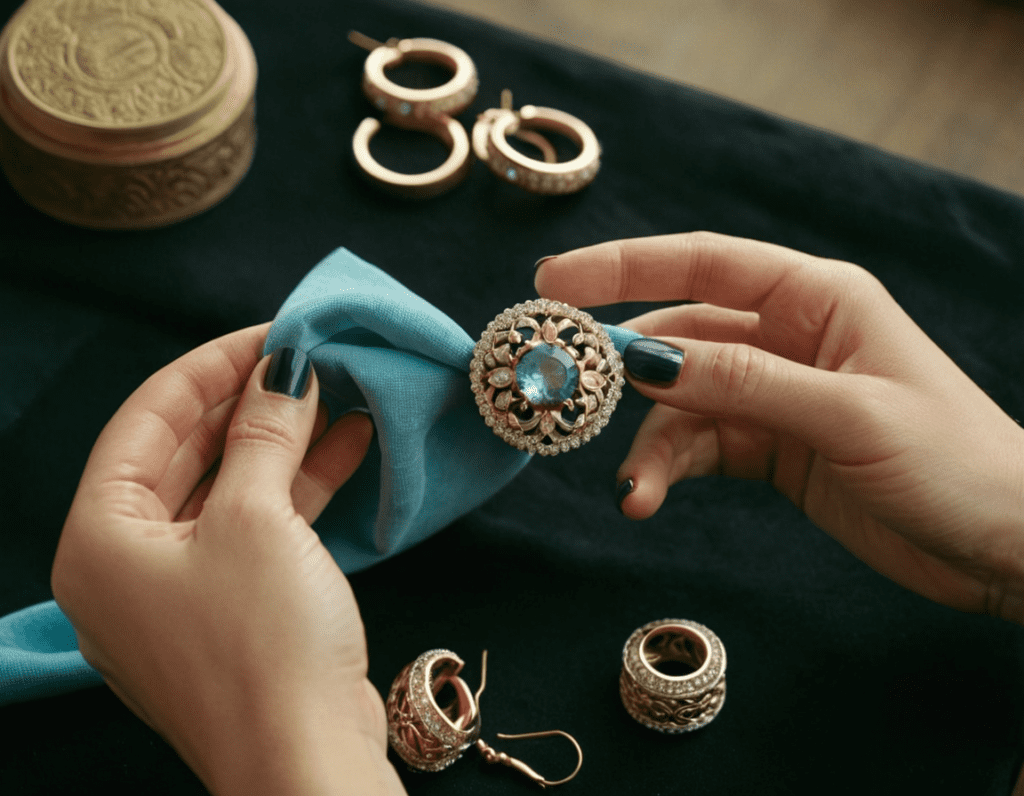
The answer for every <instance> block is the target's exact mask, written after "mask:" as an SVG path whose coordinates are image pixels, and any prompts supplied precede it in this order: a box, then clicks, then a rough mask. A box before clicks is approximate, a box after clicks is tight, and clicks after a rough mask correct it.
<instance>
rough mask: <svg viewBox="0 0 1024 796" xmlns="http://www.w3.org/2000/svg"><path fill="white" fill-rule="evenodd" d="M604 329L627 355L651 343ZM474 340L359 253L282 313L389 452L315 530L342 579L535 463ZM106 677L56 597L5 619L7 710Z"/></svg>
mask: <svg viewBox="0 0 1024 796" xmlns="http://www.w3.org/2000/svg"><path fill="white" fill-rule="evenodd" d="M518 300H520V299H516V301H518ZM516 301H510V302H509V304H510V305H511V304H515V303H516ZM503 309H504V307H495V308H494V314H495V315H497V314H498V313H500V312H501V311H502V310H503ZM605 328H606V329H607V331H608V333H609V334H610V335H611V338H612V342H613V343H614V344H615V346H616V348H618V349H619V350H620V351H621V350H622V348H624V347H625V345H626V344H627V343H628V342H629V341H630V340H632V339H634V338H636V337H638V335H637V334H635V333H634V332H630V331H627V330H625V329H620V328H619V327H616V326H606V327H605ZM481 331H482V330H481ZM474 344H475V340H474V338H471V337H470V336H469V335H468V334H467V333H466V332H465V331H464V330H463V329H462V328H461V327H460V326H459V325H458V324H457V323H455V321H453V320H452V319H451V318H449V317H448V316H447V315H445V314H444V313H443V312H441V311H440V310H439V309H437V308H436V307H434V306H432V305H431V304H429V303H428V302H426V301H424V300H423V299H422V298H420V297H419V296H417V295H415V294H414V293H412V292H411V291H409V290H408V289H407V288H405V287H404V286H402V285H401V284H400V283H398V282H396V281H395V280H394V279H392V278H391V277H390V276H388V275H387V274H385V273H384V272H383V271H381V270H380V269H378V268H375V267H374V266H372V265H370V264H369V263H367V262H365V261H363V260H361V259H360V258H358V257H356V256H355V255H354V254H352V253H351V252H349V251H347V250H346V249H338V250H337V251H335V252H334V253H333V254H331V255H330V256H328V257H327V258H326V259H325V260H324V261H323V262H321V263H320V264H319V265H317V266H316V267H315V268H314V269H313V270H312V271H310V272H309V274H307V275H306V278H305V279H303V280H302V282H301V283H299V285H298V287H296V288H295V290H294V291H293V292H292V294H291V295H290V296H289V297H288V299H287V300H286V301H285V303H284V305H283V306H282V307H281V309H280V311H279V312H278V314H277V318H276V319H275V320H274V323H273V325H272V326H271V328H270V333H269V335H268V336H267V343H266V349H265V352H266V353H270V352H272V351H275V350H276V349H278V348H280V347H281V346H291V347H293V348H298V349H301V350H303V351H305V352H307V354H308V355H309V357H310V359H311V360H312V362H313V367H314V368H315V369H316V373H317V377H318V379H319V380H320V396H321V398H322V399H323V400H324V401H325V403H326V404H327V406H328V408H329V410H330V413H331V417H332V419H333V418H334V417H337V416H338V415H339V414H342V413H344V412H346V411H349V410H352V409H361V410H363V411H368V412H369V413H370V414H371V415H372V416H373V422H374V426H375V428H376V441H377V445H375V446H373V445H371V450H370V453H369V454H368V455H367V459H366V461H364V462H363V464H362V466H361V467H360V468H359V470H358V471H357V472H356V474H355V475H354V476H353V477H352V478H351V479H349V481H348V483H346V484H345V486H344V487H342V489H341V490H340V491H339V492H338V494H337V495H336V496H335V498H334V500H332V501H331V504H330V505H329V506H328V507H327V510H326V511H325V512H324V513H323V514H322V515H321V516H320V518H319V519H318V520H317V522H316V524H315V526H314V527H315V528H316V530H317V532H318V533H319V534H320V537H321V539H322V540H323V542H324V544H325V545H326V547H327V549H328V550H330V552H331V554H332V555H333V556H334V558H335V559H336V560H337V562H338V564H339V565H340V566H341V568H342V570H343V571H345V572H348V573H352V572H357V571H358V570H360V569H365V568H366V567H368V566H370V565H371V564H375V563H377V562H378V561H382V560H383V559H385V558H387V557H389V556H391V555H394V554H395V553H398V552H400V551H402V550H405V549H406V548H408V547H411V546H412V545H415V544H416V543H417V542H421V541H422V540H424V539H426V538H427V537H428V536H430V535H432V534H434V533H436V532H437V531H439V530H440V529H442V528H444V527H445V526H446V525H448V524H450V523H451V522H453V521H454V520H455V519H456V518H458V517H460V516H461V515H463V514H465V513H467V512H469V511H471V510H472V509H474V508H475V507H477V506H479V505H480V504H481V503H483V502H484V501H485V500H487V499H488V498H489V497H491V496H492V495H493V494H494V493H496V492H497V491H498V490H499V489H501V488H502V487H503V486H505V484H507V483H508V482H509V481H511V480H512V478H513V477H514V476H515V475H516V474H517V473H518V472H519V471H520V470H522V469H523V467H525V466H526V464H527V463H528V462H529V460H530V456H529V454H526V453H524V452H522V451H519V450H516V449H515V448H513V447H511V446H509V445H507V444H506V443H504V442H503V441H502V440H501V439H499V438H498V437H497V436H495V435H494V433H493V432H492V431H491V429H490V428H488V427H487V425H486V424H485V423H484V421H483V418H482V417H480V413H479V410H478V409H477V406H476V402H475V400H474V397H473V393H472V392H471V390H470V388H469V362H470V359H471V358H472V355H473V346H474ZM570 455H572V454H570ZM100 682H102V680H101V678H100V676H99V674H98V673H97V672H96V671H94V670H93V669H92V668H91V667H90V666H89V665H88V664H87V663H86V662H85V660H84V659H83V658H82V656H81V654H79V652H78V650H77V646H76V642H75V634H74V630H73V629H72V627H71V624H70V622H68V620H67V619H66V618H65V616H64V614H62V613H61V611H60V609H59V608H57V605H56V603H54V602H52V601H50V602H47V603H40V604H39V605H35V606H32V607H30V608H26V609H24V610H22V611H19V612H17V613H14V614H10V615H8V616H6V617H2V618H0V704H4V703H7V702H14V701H20V700H24V699H33V698H36V697H42V696H48V695H52V694H57V693H61V692H64V691H69V690H72V689H75V688H81V687H84V686H87V685H92V684H96V683H100Z"/></svg>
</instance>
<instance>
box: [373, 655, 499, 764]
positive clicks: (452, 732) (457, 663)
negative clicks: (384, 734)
mask: <svg viewBox="0 0 1024 796" xmlns="http://www.w3.org/2000/svg"><path fill="white" fill-rule="evenodd" d="M439 668H444V669H445V673H444V675H443V676H442V677H441V678H440V679H438V680H437V681H435V672H436V671H437V670H438V669H439ZM461 668H462V660H461V659H460V658H459V657H458V656H457V655H455V653H453V652H451V651H450V650H440V649H438V650H430V651H429V652H425V653H423V654H422V655H420V656H419V657H418V658H417V659H416V660H415V661H413V662H412V663H410V664H409V665H408V666H406V667H405V668H404V669H402V671H401V672H399V673H398V676H397V677H396V678H395V680H394V682H393V683H392V685H391V690H390V692H389V693H388V698H387V702H386V703H385V712H386V714H387V717H388V741H389V743H390V744H391V748H392V749H394V750H395V752H396V753H397V754H398V756H399V757H401V758H402V759H403V760H404V761H405V762H406V763H407V764H408V765H409V766H410V767H411V768H414V769H416V770H418V771H441V770H442V769H445V768H447V767H448V766H450V765H451V764H452V763H454V762H455V761H456V760H458V759H459V758H460V757H461V756H462V753H463V752H464V751H465V750H466V749H468V748H469V747H470V746H471V745H472V744H473V743H474V742H475V741H476V740H477V738H478V737H479V736H480V716H479V713H478V712H477V710H476V708H475V702H474V703H473V705H474V707H473V708H472V709H471V710H470V711H469V712H468V713H466V714H463V715H456V714H455V711H456V706H455V705H454V704H453V705H450V706H449V707H448V708H446V709H443V708H441V707H440V706H439V705H438V704H437V701H436V699H435V697H434V694H435V693H436V691H438V690H440V688H441V687H443V685H444V684H445V683H446V682H451V683H452V684H453V685H456V684H457V685H459V686H461V687H462V688H463V689H464V690H465V691H466V692H467V693H468V687H466V686H465V684H464V683H462V682H461V680H458V678H457V677H456V676H455V675H456V674H457V673H458V671H459V670H460V669H461Z"/></svg>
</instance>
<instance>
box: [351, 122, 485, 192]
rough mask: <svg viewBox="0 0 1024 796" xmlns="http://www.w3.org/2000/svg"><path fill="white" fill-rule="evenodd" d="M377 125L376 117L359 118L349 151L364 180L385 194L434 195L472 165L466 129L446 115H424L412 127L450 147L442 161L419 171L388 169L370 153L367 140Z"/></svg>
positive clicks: (370, 137)
mask: <svg viewBox="0 0 1024 796" xmlns="http://www.w3.org/2000/svg"><path fill="white" fill-rule="evenodd" d="M407 126H410V127H411V126H412V125H407ZM380 128H381V123H380V121H379V120H377V119H374V118H373V117H371V116H368V117H366V118H365V119H363V121H362V122H360V124H359V127H357V128H356V132H355V135H353V136H352V154H353V155H355V159H356V164H357V165H358V166H359V168H360V169H361V170H362V172H363V174H365V175H366V177H367V179H369V180H370V181H371V182H372V183H373V184H375V185H376V186H378V187H379V188H381V189H382V190H384V191H386V192H388V193H391V194H394V195H396V196H402V197H406V198H416V199H427V198H430V197H432V196H437V195H438V194H441V193H444V192H445V191H447V190H449V189H450V188H454V187H455V186H456V185H458V184H459V183H460V182H461V181H462V180H463V178H464V177H465V176H466V174H467V173H468V171H469V168H470V166H472V165H473V164H472V161H471V160H470V157H469V136H468V135H467V134H466V128H464V127H463V126H462V125H461V124H460V123H459V122H458V121H456V120H455V119H453V118H451V117H450V116H439V117H431V118H425V119H422V120H420V121H419V124H417V125H416V129H418V130H421V131H423V132H426V133H430V134H431V135H433V136H435V137H437V138H440V139H441V141H442V142H444V144H445V146H447V147H448V148H449V150H450V151H449V153H448V157H447V158H446V159H445V161H444V163H442V164H441V165H440V166H438V167H437V168H435V169H431V170H430V171H424V172H421V173H419V174H405V173H403V172H399V171H392V170H391V169H389V168H387V167H386V166H382V165H381V164H380V163H378V162H377V161H376V160H375V159H374V157H373V155H372V154H370V139H372V138H373V136H374V135H376V134H377V132H378V131H379V130H380Z"/></svg>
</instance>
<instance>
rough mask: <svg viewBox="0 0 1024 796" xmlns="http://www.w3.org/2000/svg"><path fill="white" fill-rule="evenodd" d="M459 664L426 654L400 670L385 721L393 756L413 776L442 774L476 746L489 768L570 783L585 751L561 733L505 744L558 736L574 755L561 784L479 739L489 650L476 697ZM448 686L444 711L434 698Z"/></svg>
mask: <svg viewBox="0 0 1024 796" xmlns="http://www.w3.org/2000/svg"><path fill="white" fill-rule="evenodd" d="M462 667H463V661H462V659H461V658H460V657H459V656H458V655H456V654H455V653H454V652H452V651H451V650H444V649H436V650H430V651H429V652H424V653H423V654H422V655H420V656H419V657H418V658H417V659H416V660H415V661H413V662H412V663H410V664H409V665H408V666H406V667H405V668H403V669H402V671H401V672H399V673H398V676H397V677H396V678H395V681H394V682H393V683H392V684H391V690H390V692H389V693H388V698H387V702H386V705H385V710H386V712H387V718H388V742H389V743H390V745H391V748H392V749H393V750H394V751H395V753H396V754H397V755H398V756H399V757H400V758H402V760H404V761H405V762H406V764H407V765H408V766H409V767H410V768H412V769H414V770H416V771H441V770H443V769H445V768H448V766H450V765H451V764H452V763H454V762H455V761H456V760H458V759H459V758H460V757H461V756H462V753H463V752H464V751H465V750H466V749H468V748H469V747H470V746H473V745H475V746H476V747H477V749H478V750H479V751H480V754H481V756H482V757H483V758H484V760H485V761H486V762H488V763H501V764H502V765H505V766H509V767H510V768H514V769H515V770H516V771H519V772H520V773H521V774H524V775H525V776H527V777H529V778H530V779H532V780H533V781H534V782H536V783H537V784H538V785H540V786H541V787H547V786H552V785H562V784H563V783H566V782H568V781H569V780H571V779H573V777H575V776H576V774H578V773H579V770H580V767H581V766H582V765H583V750H582V749H580V745H579V744H578V743H577V742H576V739H575V738H573V737H572V736H571V735H569V733H567V732H562V730H545V731H544V732H532V733H522V734H519V735H506V734H503V733H498V737H499V738H502V739H507V740H516V739H527V738H547V737H552V736H555V735H560V736H562V737H563V738H566V739H567V740H568V741H569V742H570V743H572V745H573V747H574V748H575V749H576V758H577V763H576V768H575V769H574V770H573V772H572V773H571V774H570V775H569V776H567V777H564V778H563V779H560V780H555V781H551V780H547V779H545V778H544V777H542V776H541V775H540V774H538V773H537V772H536V771H534V770H533V769H532V768H530V766H528V765H527V764H526V763H524V762H523V761H522V760H517V759H516V758H514V757H510V756H509V755H507V754H506V753H504V752H498V751H496V750H495V749H494V748H493V747H491V746H489V745H488V744H487V743H485V742H484V741H483V740H481V739H480V695H481V694H482V693H483V692H484V688H485V687H486V686H487V650H484V653H483V660H482V662H481V665H480V687H479V688H478V689H477V691H476V694H473V692H472V691H470V689H469V686H468V685H466V683H465V681H464V680H463V679H462V678H461V677H459V676H458V674H459V672H460V671H462ZM448 685H450V686H451V687H452V689H453V691H454V694H455V695H454V698H453V700H452V702H451V703H450V704H448V705H447V706H446V707H441V706H440V705H439V704H438V703H437V695H438V694H439V693H440V692H441V690H442V689H443V688H444V687H445V686H448Z"/></svg>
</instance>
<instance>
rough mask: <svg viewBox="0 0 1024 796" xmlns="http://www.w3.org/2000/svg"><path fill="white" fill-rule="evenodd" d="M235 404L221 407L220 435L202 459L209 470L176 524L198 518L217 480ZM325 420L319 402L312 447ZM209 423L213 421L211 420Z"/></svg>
mask: <svg viewBox="0 0 1024 796" xmlns="http://www.w3.org/2000/svg"><path fill="white" fill-rule="evenodd" d="M236 402H237V399H235V400H231V401H226V402H225V403H224V404H223V405H222V406H223V407H225V408H226V409H229V410H230V411H228V412H227V416H226V417H225V419H224V420H223V422H222V423H221V426H220V433H219V434H218V435H217V437H216V438H215V439H213V440H212V441H211V443H210V445H209V447H208V449H207V453H206V456H205V457H204V458H205V459H206V460H208V461H209V469H208V470H207V472H206V474H205V475H204V476H203V479H202V480H201V481H200V482H199V484H198V485H197V486H196V488H195V489H194V490H192V494H191V495H189V496H188V500H186V501H185V503H184V505H182V506H181V507H180V508H179V509H178V513H177V516H176V520H177V521H178V522H187V521H189V520H194V519H195V518H196V517H198V516H199V514H200V512H201V511H202V510H203V504H204V503H205V502H206V498H207V497H209V495H210V490H211V489H212V488H213V482H214V480H215V479H216V478H217V473H218V472H219V470H220V467H219V464H220V462H219V459H220V457H221V456H222V455H223V454H224V438H225V437H226V436H227V429H228V421H229V420H230V419H231V414H233V410H234V406H235V403H236ZM220 409H221V407H218V410H220ZM218 413H219V411H218ZM211 414H213V413H211ZM207 418H209V415H208V416H207ZM207 418H204V423H205V422H207ZM327 420H328V413H327V407H326V406H325V405H324V403H323V402H322V401H321V402H320V404H319V406H318V407H317V413H316V422H315V423H314V424H313V434H312V436H311V439H312V440H314V447H315V446H316V444H317V442H316V441H318V440H319V439H320V437H322V436H323V433H324V430H325V429H326V428H327ZM210 422H213V421H212V420H211V421H210ZM308 455H309V454H307V457H308ZM303 466H305V465H303ZM301 477H302V471H301V470H300V471H299V475H298V476H297V477H296V480H298V479H300V478H301ZM293 497H294V490H293ZM322 510H323V509H321V511H322ZM300 513H301V512H300ZM310 521H311V520H310Z"/></svg>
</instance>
